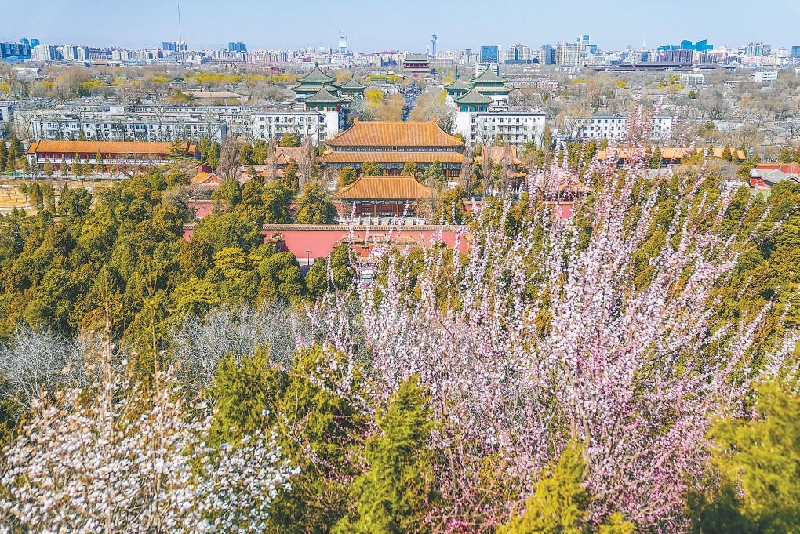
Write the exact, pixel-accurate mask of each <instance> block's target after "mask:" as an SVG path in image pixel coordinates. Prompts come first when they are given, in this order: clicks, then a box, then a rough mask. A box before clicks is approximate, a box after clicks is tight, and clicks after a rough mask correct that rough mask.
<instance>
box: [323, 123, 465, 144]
mask: <svg viewBox="0 0 800 534" xmlns="http://www.w3.org/2000/svg"><path fill="white" fill-rule="evenodd" d="M326 144H327V145H328V146H332V147H358V146H385V147H463V146H464V143H463V141H461V139H459V138H458V137H456V136H454V135H450V134H448V133H447V132H445V131H444V130H442V129H441V128H439V125H438V124H436V121H435V120H433V121H430V122H413V121H406V122H403V121H398V122H392V121H356V122H354V123H353V125H352V126H351V127H350V128H349V129H347V130H345V131H344V132H342V133H340V134H339V135H337V136H335V137H334V138H332V139H330V140H329V141H327V143H326Z"/></svg>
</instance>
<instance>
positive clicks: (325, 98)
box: [304, 87, 345, 104]
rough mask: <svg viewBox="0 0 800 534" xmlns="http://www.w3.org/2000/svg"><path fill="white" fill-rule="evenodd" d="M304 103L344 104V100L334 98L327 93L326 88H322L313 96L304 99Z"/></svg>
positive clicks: (333, 95) (337, 97) (334, 96)
mask: <svg viewBox="0 0 800 534" xmlns="http://www.w3.org/2000/svg"><path fill="white" fill-rule="evenodd" d="M304 102H305V103H306V104H341V103H342V102H345V100H344V99H343V98H342V97H340V96H336V95H335V94H333V93H331V92H330V91H328V88H327V87H323V88H322V89H320V90H319V91H317V92H316V93H314V94H313V95H311V96H309V97H308V98H306V99H305V100H304Z"/></svg>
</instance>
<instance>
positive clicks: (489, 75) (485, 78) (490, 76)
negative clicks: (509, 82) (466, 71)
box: [472, 69, 506, 84]
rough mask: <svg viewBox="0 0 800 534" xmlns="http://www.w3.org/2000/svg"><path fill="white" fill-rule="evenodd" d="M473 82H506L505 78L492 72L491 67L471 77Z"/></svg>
mask: <svg viewBox="0 0 800 534" xmlns="http://www.w3.org/2000/svg"><path fill="white" fill-rule="evenodd" d="M472 81H473V83H475V84H503V83H506V79H505V78H501V77H500V76H498V75H497V74H495V73H494V71H493V70H492V69H486V70H485V71H483V72H482V73H481V75H480V76H477V77H475V78H473V79H472Z"/></svg>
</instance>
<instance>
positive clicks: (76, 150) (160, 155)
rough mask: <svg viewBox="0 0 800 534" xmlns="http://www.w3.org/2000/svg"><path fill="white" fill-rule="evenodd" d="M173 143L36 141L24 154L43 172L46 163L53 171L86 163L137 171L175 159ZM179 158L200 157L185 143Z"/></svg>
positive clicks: (95, 166) (193, 147) (181, 147)
mask: <svg viewBox="0 0 800 534" xmlns="http://www.w3.org/2000/svg"><path fill="white" fill-rule="evenodd" d="M174 149H175V147H174V146H173V144H172V143H149V142H134V141H37V142H34V143H31V145H30V146H29V147H28V150H27V151H26V152H25V157H26V158H27V159H28V164H29V165H34V164H36V165H38V167H39V170H44V167H45V165H46V164H47V163H48V162H49V163H50V165H52V167H53V170H54V172H59V171H60V170H62V168H63V166H65V165H66V166H72V165H74V164H76V163H80V164H88V165H91V166H93V167H94V168H97V167H98V166H99V165H102V166H103V168H104V169H105V170H109V169H111V168H118V169H119V170H122V171H124V170H136V169H144V168H147V167H153V166H157V165H164V164H166V163H167V162H169V160H170V159H171V158H173V157H174V156H175V154H173V150H174ZM180 152H181V154H179V155H180V156H183V157H192V158H196V157H199V152H198V149H197V146H195V145H194V144H192V143H188V142H187V143H185V144H183V145H181V146H180Z"/></svg>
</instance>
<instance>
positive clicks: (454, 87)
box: [444, 78, 472, 91]
mask: <svg viewBox="0 0 800 534" xmlns="http://www.w3.org/2000/svg"><path fill="white" fill-rule="evenodd" d="M444 88H445V89H446V90H448V91H469V90H470V89H472V84H471V83H469V82H465V81H464V80H462V79H461V78H458V79H457V80H456V81H454V82H453V83H451V84H450V85H445V86H444Z"/></svg>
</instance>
